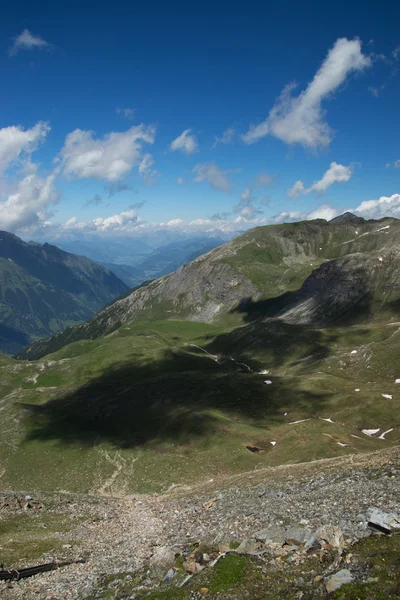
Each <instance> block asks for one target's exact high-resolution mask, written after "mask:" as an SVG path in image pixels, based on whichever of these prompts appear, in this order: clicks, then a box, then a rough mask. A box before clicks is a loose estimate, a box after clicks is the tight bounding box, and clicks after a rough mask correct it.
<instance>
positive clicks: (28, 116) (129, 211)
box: [0, 0, 400, 239]
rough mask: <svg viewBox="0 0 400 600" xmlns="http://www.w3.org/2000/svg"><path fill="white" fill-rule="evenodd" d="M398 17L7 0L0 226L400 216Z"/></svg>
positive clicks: (76, 227) (1, 27) (203, 226)
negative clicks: (354, 214) (351, 212)
mask: <svg viewBox="0 0 400 600" xmlns="http://www.w3.org/2000/svg"><path fill="white" fill-rule="evenodd" d="M399 19H400V7H398V6H396V3H394V2H391V3H389V2H380V3H372V5H371V6H368V10H367V8H366V5H365V2H363V3H361V2H346V3H344V2H342V3H340V2H339V3H335V5H332V6H330V5H329V6H326V5H324V6H323V5H322V4H321V3H317V2H308V3H307V2H305V3H304V2H303V3H298V2H286V3H285V4H284V5H283V4H280V5H279V6H278V4H276V5H275V6H269V4H268V3H264V2H252V1H250V2H246V3H244V2H229V3H228V2H219V3H211V2H207V1H206V2H203V3H201V5H194V6H192V5H190V3H187V2H172V3H169V4H167V3H165V2H150V3H147V4H146V6H145V5H144V4H142V3H140V4H139V3H132V2H126V3H124V2H120V1H118V0H117V1H115V2H113V3H109V2H107V3H105V2H96V3H91V2H90V3H89V2H82V3H80V4H79V5H72V4H70V3H68V4H65V3H64V5H62V6H57V5H56V4H49V3H44V2H34V3H31V2H29V3H28V2H26V3H24V2H15V3H13V4H11V3H10V6H8V7H7V11H4V12H3V15H2V19H1V23H0V40H1V44H0V69H1V75H2V83H3V94H2V110H1V113H0V114H1V122H0V175H1V179H0V228H3V229H8V230H10V231H14V232H15V233H17V234H19V235H21V236H22V237H33V238H35V237H36V238H38V239H39V238H42V237H48V238H52V239H54V238H56V237H57V236H60V237H62V236H78V237H79V236H84V235H91V234H92V233H96V234H98V233H104V234H120V233H124V234H132V235H139V234H140V233H141V232H144V231H146V230H149V229H157V228H160V227H161V228H170V229H171V230H174V229H175V230H176V231H181V230H182V231H193V232H197V231H208V232H212V231H214V230H221V231H229V232H234V231H240V230H243V229H246V228H248V227H252V226H255V225H258V224H264V223H273V222H280V221H285V220H298V219H301V218H313V217H318V216H321V217H325V218H331V217H332V216H335V215H336V214H338V213H340V212H341V211H343V210H345V209H352V210H354V211H356V212H358V213H359V214H362V215H364V216H366V217H378V218H379V217H381V216H383V215H384V214H388V215H392V216H396V215H397V216H400V195H399V194H400V189H399V187H400V186H399V182H400V150H399V144H398V139H399V133H400V119H399V97H400V94H399V92H400V33H399V31H398V27H397V24H398V22H399ZM366 202H367V204H366Z"/></svg>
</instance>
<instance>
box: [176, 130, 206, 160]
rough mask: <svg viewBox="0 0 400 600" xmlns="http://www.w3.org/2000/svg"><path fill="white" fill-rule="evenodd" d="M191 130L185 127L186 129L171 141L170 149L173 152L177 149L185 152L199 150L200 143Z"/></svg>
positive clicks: (189, 152) (190, 152)
mask: <svg viewBox="0 0 400 600" xmlns="http://www.w3.org/2000/svg"><path fill="white" fill-rule="evenodd" d="M191 131H192V130H191V129H185V131H182V133H181V134H180V135H178V137H177V138H175V139H174V140H173V141H172V142H171V143H170V145H169V149H170V150H171V152H176V151H177V150H179V151H180V152H183V153H184V154H194V153H195V152H198V150H199V145H198V142H197V138H196V136H195V135H191Z"/></svg>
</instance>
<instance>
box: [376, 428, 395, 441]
mask: <svg viewBox="0 0 400 600" xmlns="http://www.w3.org/2000/svg"><path fill="white" fill-rule="evenodd" d="M391 431H393V427H392V429H388V430H387V431H384V432H383V433H381V435H380V436H379V437H378V440H384V439H385V435H386V434H387V433H390V432H391Z"/></svg>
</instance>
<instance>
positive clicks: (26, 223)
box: [0, 170, 60, 232]
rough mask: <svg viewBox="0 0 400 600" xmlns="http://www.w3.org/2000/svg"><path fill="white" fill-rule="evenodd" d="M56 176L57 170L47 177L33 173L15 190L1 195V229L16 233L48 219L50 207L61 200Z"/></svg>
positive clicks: (19, 183)
mask: <svg viewBox="0 0 400 600" xmlns="http://www.w3.org/2000/svg"><path fill="white" fill-rule="evenodd" d="M56 176H57V170H54V171H53V172H52V173H51V174H50V175H48V176H47V177H40V176H38V175H37V174H36V172H32V173H30V174H29V175H26V176H25V177H24V178H23V179H21V180H20V181H19V182H18V183H17V184H16V185H15V186H14V189H13V190H10V191H9V192H8V193H7V194H2V195H0V229H5V230H7V231H12V232H15V231H18V230H19V229H26V228H29V227H32V226H34V225H36V224H38V223H39V222H41V221H43V220H44V219H46V218H47V216H48V214H47V209H48V206H49V205H52V204H57V202H58V201H59V199H60V195H59V193H58V192H57V190H56V188H55V180H56Z"/></svg>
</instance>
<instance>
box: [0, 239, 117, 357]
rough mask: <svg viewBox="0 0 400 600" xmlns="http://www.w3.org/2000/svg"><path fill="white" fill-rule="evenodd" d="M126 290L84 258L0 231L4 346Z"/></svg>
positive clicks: (70, 320) (11, 347) (0, 343)
mask: <svg viewBox="0 0 400 600" xmlns="http://www.w3.org/2000/svg"><path fill="white" fill-rule="evenodd" d="M126 290H127V286H126V285H125V284H124V283H123V282H122V281H120V280H119V279H118V278H117V277H116V276H115V275H114V274H113V273H112V272H111V271H109V270H108V269H106V268H104V267H102V266H101V265H98V264H97V263H95V262H93V261H91V260H90V259H88V258H86V257H79V256H76V255H74V254H70V253H68V252H65V251H64V250H61V249H60V248H58V247H57V246H53V245H51V244H47V243H46V244H43V245H41V244H38V243H35V242H28V243H26V242H24V241H23V240H21V239H20V238H18V237H17V236H16V235H14V234H11V233H8V232H6V231H0V321H1V326H0V348H2V349H3V350H6V351H7V352H8V353H13V352H16V351H17V350H18V349H19V348H21V347H22V346H24V345H26V341H27V340H31V341H33V340H34V339H35V338H37V337H41V336H42V337H43V336H45V335H49V334H51V333H55V332H57V331H60V330H62V329H63V328H64V327H65V325H72V324H74V323H77V322H81V321H84V320H85V319H88V318H90V316H92V315H93V314H95V313H96V311H97V310H99V309H100V308H101V307H102V306H103V305H104V304H106V303H107V302H109V301H110V300H111V299H113V298H115V297H117V296H119V295H121V294H122V293H123V292H125V291H126ZM23 342H25V343H23ZM28 343H29V341H28Z"/></svg>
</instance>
